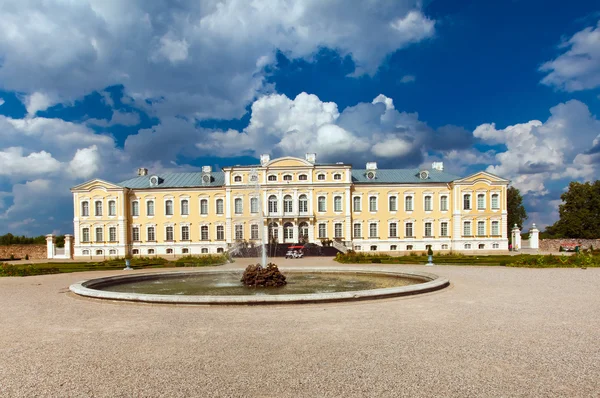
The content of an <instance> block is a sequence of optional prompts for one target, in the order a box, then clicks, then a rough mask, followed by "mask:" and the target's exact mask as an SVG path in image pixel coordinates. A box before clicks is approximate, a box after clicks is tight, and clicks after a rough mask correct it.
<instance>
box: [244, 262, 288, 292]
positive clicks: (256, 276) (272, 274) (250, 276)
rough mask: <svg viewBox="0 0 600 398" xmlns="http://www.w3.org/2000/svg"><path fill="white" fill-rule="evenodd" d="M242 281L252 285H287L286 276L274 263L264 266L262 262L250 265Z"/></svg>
mask: <svg viewBox="0 0 600 398" xmlns="http://www.w3.org/2000/svg"><path fill="white" fill-rule="evenodd" d="M242 282H243V283H244V285H246V286H251V287H280V286H285V284H287V282H286V281H285V276H284V275H283V274H282V273H281V271H279V268H277V266H276V265H275V264H273V263H269V264H267V266H266V267H264V268H263V267H262V266H261V265H260V264H256V265H252V264H251V265H249V266H248V267H247V268H246V270H245V271H244V275H243V276H242Z"/></svg>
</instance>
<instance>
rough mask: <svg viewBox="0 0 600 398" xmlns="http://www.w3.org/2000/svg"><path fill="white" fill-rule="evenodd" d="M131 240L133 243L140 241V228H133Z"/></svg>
mask: <svg viewBox="0 0 600 398" xmlns="http://www.w3.org/2000/svg"><path fill="white" fill-rule="evenodd" d="M136 238H137V239H136ZM131 240H132V241H133V242H139V241H140V227H131Z"/></svg>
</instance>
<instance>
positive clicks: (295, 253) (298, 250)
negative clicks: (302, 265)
mask: <svg viewBox="0 0 600 398" xmlns="http://www.w3.org/2000/svg"><path fill="white" fill-rule="evenodd" d="M302 249H304V246H290V247H288V251H287V253H285V258H302V257H304V252H303V251H302Z"/></svg>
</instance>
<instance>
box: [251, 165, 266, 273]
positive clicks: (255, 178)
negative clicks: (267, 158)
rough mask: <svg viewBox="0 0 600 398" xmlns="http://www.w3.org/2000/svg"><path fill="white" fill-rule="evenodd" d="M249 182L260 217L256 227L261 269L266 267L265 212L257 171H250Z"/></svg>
mask: <svg viewBox="0 0 600 398" xmlns="http://www.w3.org/2000/svg"><path fill="white" fill-rule="evenodd" d="M250 182H252V183H253V184H254V189H255V191H256V198H257V201H258V214H259V215H260V224H259V227H258V230H259V232H258V233H259V234H260V249H261V261H260V264H261V266H262V267H263V268H266V267H267V250H266V248H265V212H264V209H263V206H262V200H261V192H260V183H259V177H258V171H257V170H256V169H254V168H253V169H252V170H250Z"/></svg>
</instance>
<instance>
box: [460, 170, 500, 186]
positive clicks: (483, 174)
mask: <svg viewBox="0 0 600 398" xmlns="http://www.w3.org/2000/svg"><path fill="white" fill-rule="evenodd" d="M453 182H454V183H455V184H461V185H472V184H476V183H478V182H483V183H487V184H508V183H509V182H510V181H509V180H507V179H505V178H502V177H498V176H497V175H495V174H492V173H488V172H487V171H479V172H477V173H475V174H471V175H470V176H467V177H465V178H461V179H459V180H454V181H453Z"/></svg>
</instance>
